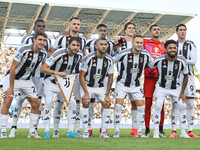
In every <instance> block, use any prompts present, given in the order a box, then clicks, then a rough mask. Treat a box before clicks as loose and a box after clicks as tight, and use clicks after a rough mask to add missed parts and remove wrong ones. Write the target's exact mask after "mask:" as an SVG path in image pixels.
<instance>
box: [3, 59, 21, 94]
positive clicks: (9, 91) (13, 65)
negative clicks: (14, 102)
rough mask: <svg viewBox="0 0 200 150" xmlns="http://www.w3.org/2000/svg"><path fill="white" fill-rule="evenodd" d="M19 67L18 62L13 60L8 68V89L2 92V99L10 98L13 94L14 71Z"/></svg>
mask: <svg viewBox="0 0 200 150" xmlns="http://www.w3.org/2000/svg"><path fill="white" fill-rule="evenodd" d="M18 65H19V62H17V61H16V60H13V62H12V65H11V68H10V87H9V88H8V89H7V91H5V92H4V97H10V96H11V95H12V94H14V91H13V89H14V81H15V69H16V68H17V66H18Z"/></svg>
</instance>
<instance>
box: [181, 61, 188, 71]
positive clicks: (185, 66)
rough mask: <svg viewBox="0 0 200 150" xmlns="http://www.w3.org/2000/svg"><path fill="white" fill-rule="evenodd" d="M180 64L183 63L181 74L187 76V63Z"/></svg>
mask: <svg viewBox="0 0 200 150" xmlns="http://www.w3.org/2000/svg"><path fill="white" fill-rule="evenodd" d="M182 63H183V70H182V72H183V74H188V65H187V63H186V62H185V61H182Z"/></svg>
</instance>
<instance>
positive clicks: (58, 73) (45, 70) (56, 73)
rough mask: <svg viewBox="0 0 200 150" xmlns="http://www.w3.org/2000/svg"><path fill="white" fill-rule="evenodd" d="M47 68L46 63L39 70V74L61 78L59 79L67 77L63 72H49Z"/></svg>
mask: <svg viewBox="0 0 200 150" xmlns="http://www.w3.org/2000/svg"><path fill="white" fill-rule="evenodd" d="M49 68H50V66H49V65H48V64H47V63H44V64H43V65H42V67H41V68H40V72H42V73H44V74H49V75H58V76H61V77H66V76H67V74H66V73H65V72H58V71H55V70H51V69H49Z"/></svg>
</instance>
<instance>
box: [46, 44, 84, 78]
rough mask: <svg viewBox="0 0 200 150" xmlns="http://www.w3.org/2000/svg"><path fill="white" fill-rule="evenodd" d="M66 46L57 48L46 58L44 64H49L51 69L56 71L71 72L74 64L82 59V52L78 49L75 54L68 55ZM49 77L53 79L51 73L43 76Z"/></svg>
mask: <svg viewBox="0 0 200 150" xmlns="http://www.w3.org/2000/svg"><path fill="white" fill-rule="evenodd" d="M67 52H68V49H67V48H61V49H57V50H56V51H55V52H54V53H53V54H52V55H51V57H49V58H48V59H47V60H46V62H45V63H46V64H48V65H49V66H50V69H51V70H55V71H58V72H65V73H66V74H68V75H69V74H71V73H72V71H73V69H74V68H75V66H76V65H77V64H78V63H79V62H80V61H82V58H83V52H82V51H80V50H79V51H78V53H77V54H75V55H73V56H70V55H69V54H68V53H67ZM48 77H50V79H54V77H53V76H52V75H46V76H45V78H48Z"/></svg>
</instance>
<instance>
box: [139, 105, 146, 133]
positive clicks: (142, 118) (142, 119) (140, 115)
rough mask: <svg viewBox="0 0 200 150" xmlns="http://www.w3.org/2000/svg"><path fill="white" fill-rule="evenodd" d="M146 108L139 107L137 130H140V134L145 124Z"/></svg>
mask: <svg viewBox="0 0 200 150" xmlns="http://www.w3.org/2000/svg"><path fill="white" fill-rule="evenodd" d="M144 108H145V106H137V130H138V133H139V132H141V131H142V125H143V123H144Z"/></svg>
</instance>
